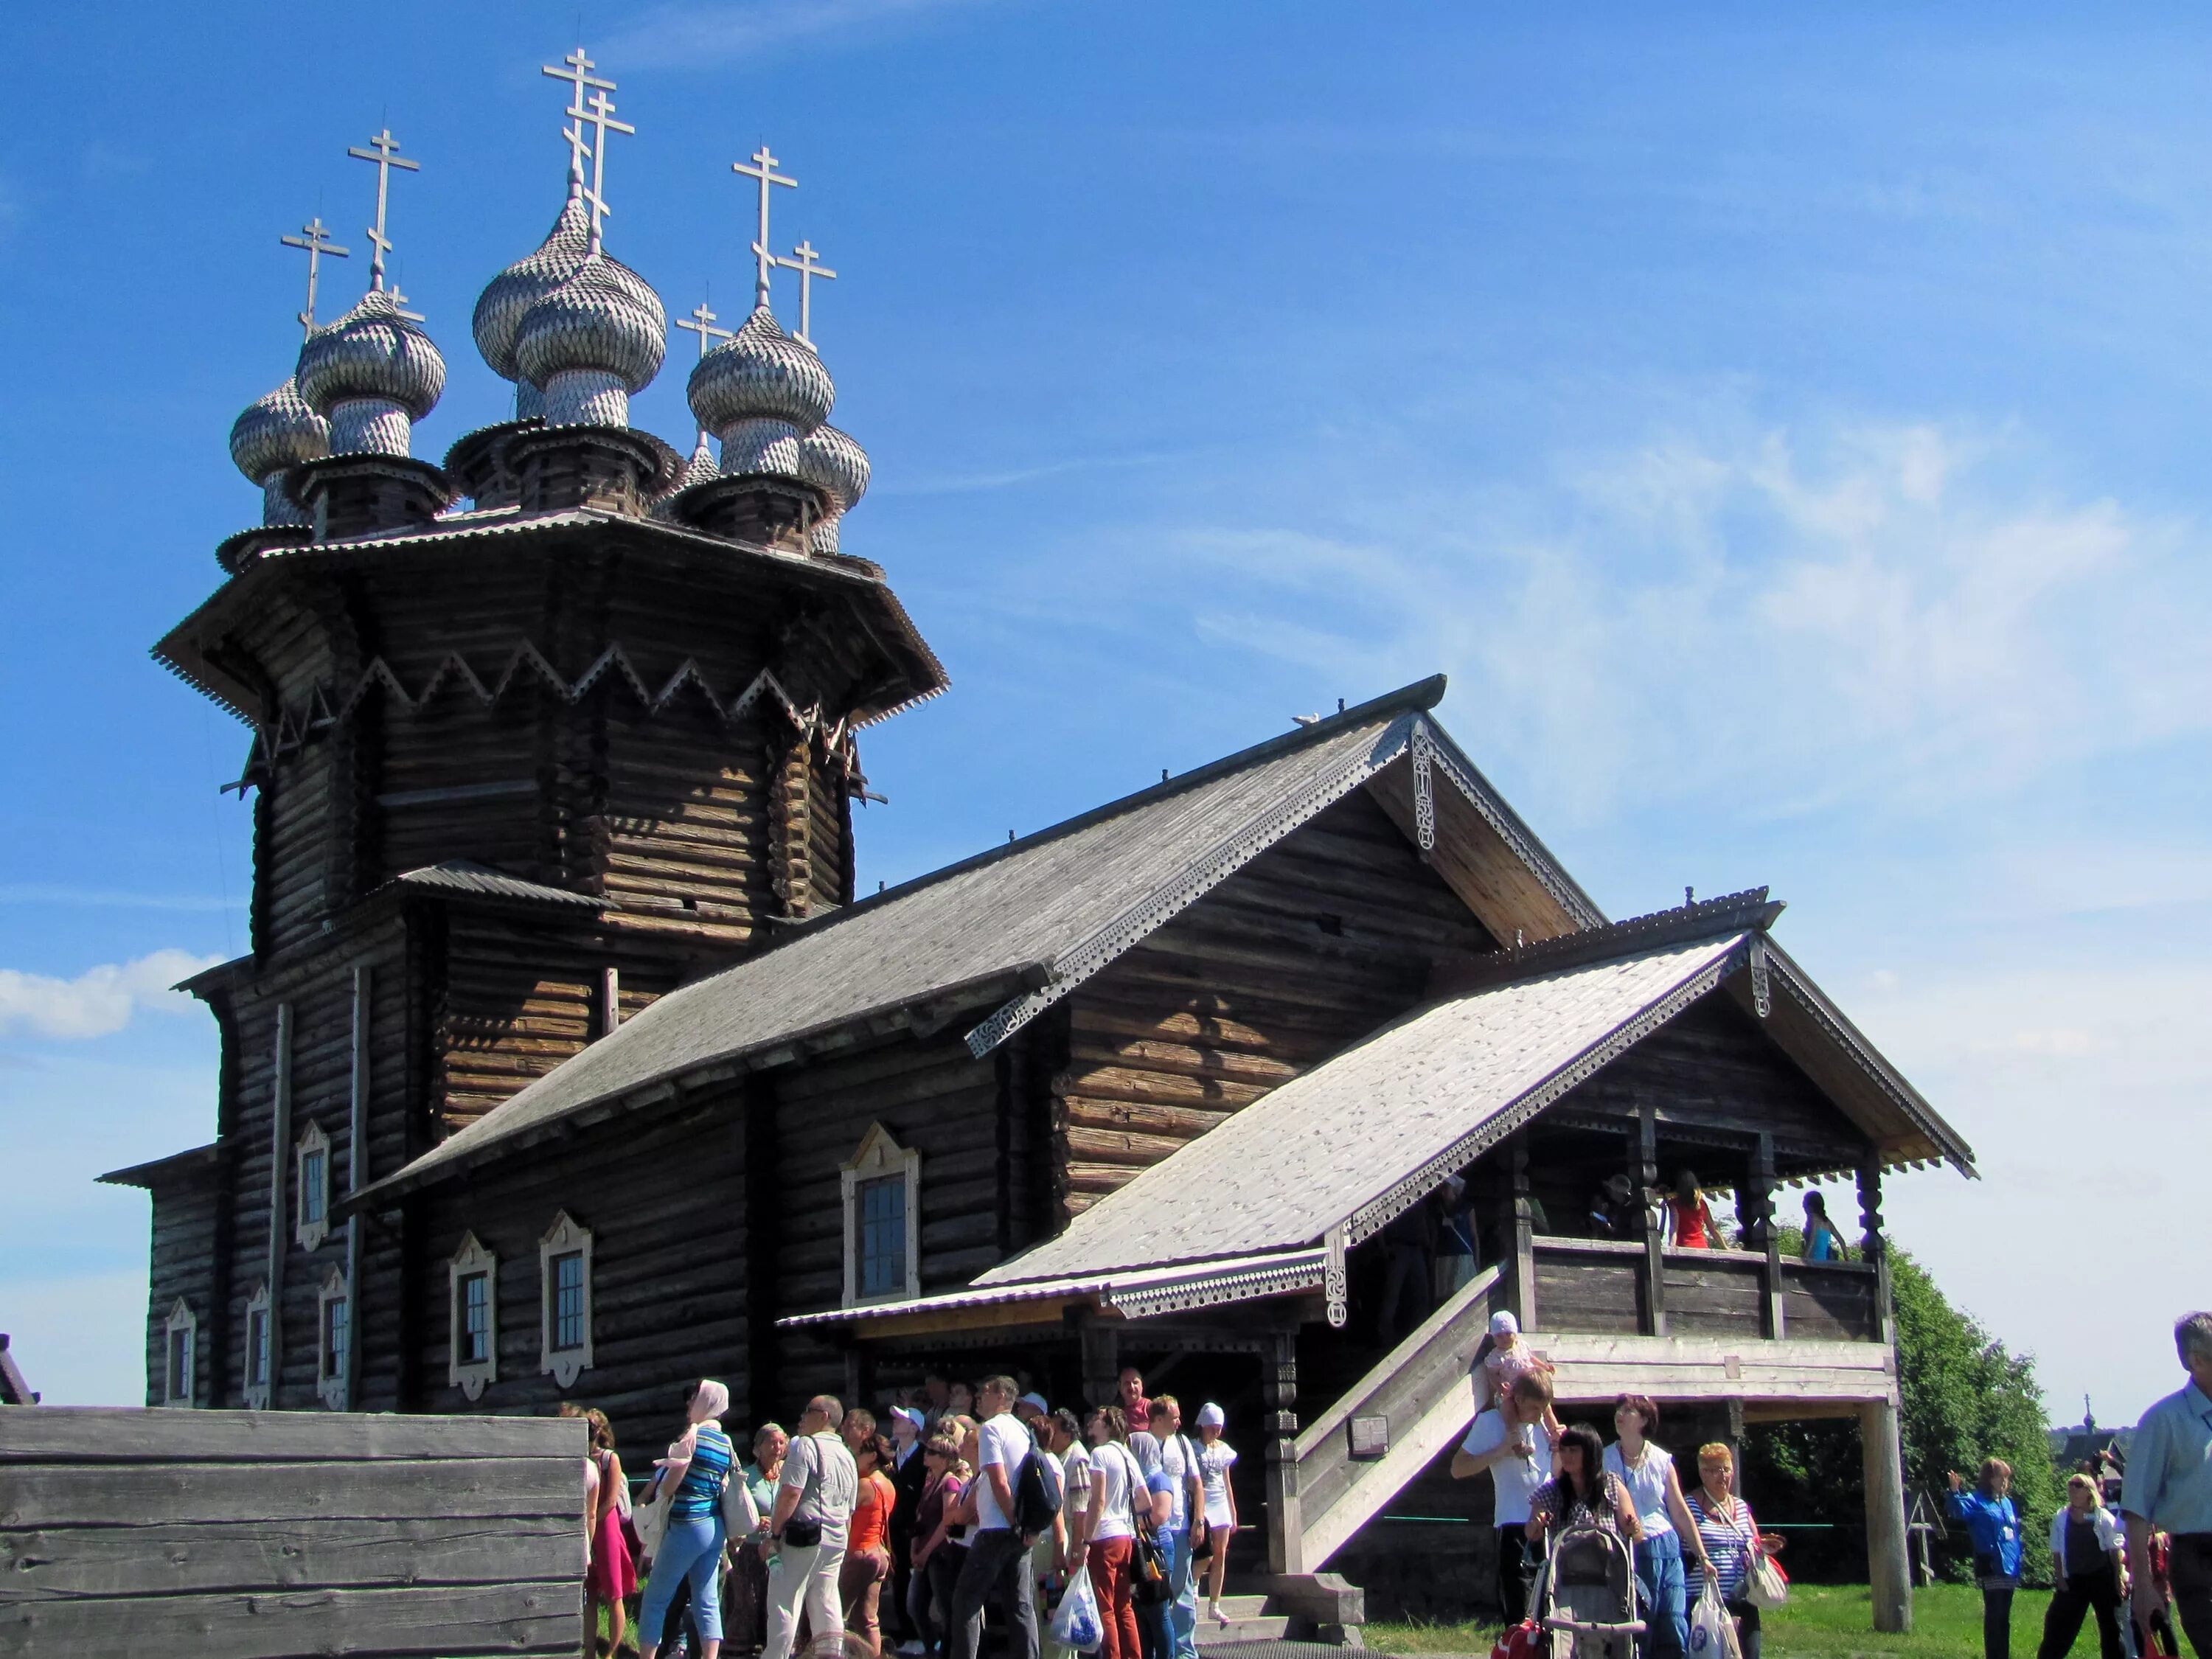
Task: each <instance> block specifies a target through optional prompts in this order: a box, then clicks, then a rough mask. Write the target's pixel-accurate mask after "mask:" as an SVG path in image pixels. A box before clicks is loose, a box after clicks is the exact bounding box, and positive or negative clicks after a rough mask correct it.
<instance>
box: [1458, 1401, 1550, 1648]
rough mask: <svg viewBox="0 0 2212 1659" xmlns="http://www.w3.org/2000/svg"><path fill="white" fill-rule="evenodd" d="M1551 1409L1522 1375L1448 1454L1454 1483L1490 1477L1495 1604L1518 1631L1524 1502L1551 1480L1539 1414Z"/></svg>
mask: <svg viewBox="0 0 2212 1659" xmlns="http://www.w3.org/2000/svg"><path fill="white" fill-rule="evenodd" d="M1551 1403H1552V1386H1551V1384H1550V1383H1547V1382H1545V1381H1544V1379H1543V1378H1542V1377H1541V1376H1534V1375H1525V1376H1519V1377H1516V1378H1515V1379H1514V1383H1513V1386H1512V1388H1511V1389H1509V1390H1508V1391H1507V1393H1506V1395H1505V1398H1504V1401H1503V1402H1502V1403H1500V1404H1499V1405H1497V1406H1494V1407H1492V1408H1491V1409H1490V1410H1488V1411H1486V1412H1484V1413H1482V1414H1481V1415H1480V1416H1479V1417H1477V1418H1476V1419H1474V1427H1473V1428H1471V1429H1469V1430H1468V1431H1467V1438H1466V1439H1465V1440H1463V1441H1462V1442H1461V1443H1460V1449H1458V1450H1457V1451H1455V1452H1454V1453H1453V1454H1452V1463H1451V1472H1452V1479H1453V1480H1474V1477H1475V1476H1476V1475H1478V1474H1487V1475H1488V1476H1489V1477H1490V1482H1491V1492H1492V1500H1491V1502H1492V1510H1491V1520H1492V1524H1493V1525H1495V1526H1496V1527H1497V1528H1498V1605H1499V1606H1500V1607H1504V1609H1505V1622H1506V1623H1507V1624H1508V1625H1517V1624H1519V1623H1520V1622H1521V1621H1522V1619H1523V1618H1525V1617H1527V1615H1528V1569H1529V1568H1530V1567H1531V1566H1532V1565H1534V1563H1533V1562H1532V1561H1530V1559H1528V1499H1529V1498H1531V1497H1532V1496H1533V1495H1534V1492H1535V1491H1536V1488H1537V1487H1539V1486H1542V1485H1543V1484H1544V1482H1546V1481H1547V1480H1550V1479H1551V1478H1552V1442H1551V1438H1550V1437H1549V1436H1547V1434H1546V1433H1545V1432H1544V1413H1545V1412H1546V1411H1547V1409H1548V1408H1549V1407H1550V1406H1551Z"/></svg>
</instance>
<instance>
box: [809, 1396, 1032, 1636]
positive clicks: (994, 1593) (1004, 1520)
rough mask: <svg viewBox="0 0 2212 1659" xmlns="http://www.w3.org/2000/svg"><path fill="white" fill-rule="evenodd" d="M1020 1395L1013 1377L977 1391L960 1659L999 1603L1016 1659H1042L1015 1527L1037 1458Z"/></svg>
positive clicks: (958, 1590) (958, 1625)
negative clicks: (1026, 1469)
mask: <svg viewBox="0 0 2212 1659" xmlns="http://www.w3.org/2000/svg"><path fill="white" fill-rule="evenodd" d="M1018 1392H1019V1390H1018V1388H1017V1386H1016V1384H1015V1383H1014V1379H1013V1378H1012V1377H1011V1376H987V1377H985V1378H984V1379H983V1380H982V1381H981V1383H978V1384H976V1386H975V1415H976V1417H977V1419H979V1423H978V1426H977V1430H976V1440H977V1443H978V1450H977V1452H976V1471H975V1480H974V1482H973V1483H972V1484H973V1486H974V1490H975V1531H974V1532H973V1533H972V1534H969V1541H968V1559H967V1560H966V1561H965V1562H964V1563H963V1564H962V1565H961V1568H960V1578H959V1581H958V1583H956V1584H955V1585H954V1586H953V1589H952V1638H953V1644H954V1645H953V1653H954V1655H955V1656H956V1659H975V1652H976V1650H977V1648H978V1647H980V1646H981V1644H982V1640H983V1609H984V1607H986V1606H987V1604H988V1603H990V1602H993V1601H996V1602H997V1603H998V1604H999V1605H1000V1607H1001V1608H1002V1609H1003V1610H1004V1612H1005V1613H1006V1644H1007V1655H1008V1659H1038V1654H1037V1621H1036V1591H1035V1589H1034V1587H1033V1586H1032V1584H1031V1583H1030V1561H1029V1548H1028V1546H1027V1544H1026V1543H1025V1542H1024V1540H1023V1538H1022V1534H1021V1532H1020V1530H1019V1528H1018V1527H1016V1525H1015V1523H1014V1488H1015V1486H1017V1485H1018V1483H1019V1481H1020V1480H1021V1475H1022V1464H1023V1463H1024V1461H1026V1460H1027V1459H1028V1458H1030V1457H1031V1456H1033V1455H1036V1443H1035V1442H1034V1441H1033V1440H1031V1439H1030V1431H1028V1430H1027V1429H1025V1428H1024V1427H1023V1426H1022V1424H1021V1420H1020V1419H1018V1418H1017V1417H1016V1416H1015V1415H1014V1414H1013V1404H1014V1398H1015V1395H1017V1394H1018ZM770 1659H781V1656H770Z"/></svg>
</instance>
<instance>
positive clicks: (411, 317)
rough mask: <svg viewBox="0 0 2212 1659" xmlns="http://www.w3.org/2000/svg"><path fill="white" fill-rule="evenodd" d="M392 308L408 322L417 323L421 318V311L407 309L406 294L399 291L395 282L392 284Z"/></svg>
mask: <svg viewBox="0 0 2212 1659" xmlns="http://www.w3.org/2000/svg"><path fill="white" fill-rule="evenodd" d="M392 310H393V311H394V312H395V313H398V315H400V316H402V317H404V318H405V319H407V320H408V321H409V322H410V323H419V322H421V321H422V313H421V312H419V311H410V310H408V309H407V296H406V295H404V294H402V293H401V292H400V291H399V284H398V283H392Z"/></svg>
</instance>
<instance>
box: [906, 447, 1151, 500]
mask: <svg viewBox="0 0 2212 1659" xmlns="http://www.w3.org/2000/svg"><path fill="white" fill-rule="evenodd" d="M1176 459H1182V458H1181V457H1179V456H1177V455H1174V454H1158V455H1076V456H1071V457H1069V458H1068V459H1066V460H1060V461H1044V462H1041V463H1039V464H1038V465H1035V466H1016V467H1006V468H1003V469H1000V470H999V471H991V472H942V473H938V474H936V475H934V476H929V475H925V476H923V477H918V478H912V479H908V480H906V481H903V482H901V483H890V484H884V485H879V486H878V488H877V490H876V494H877V495H879V496H880V495H967V494H969V493H970V492H972V491H975V490H983V489H1012V487H1013V486H1015V485H1017V484H1025V483H1034V482H1035V481H1036V480H1037V479H1040V478H1057V477H1064V476H1065V475H1066V474H1067V473H1070V472H1091V471H1107V470H1111V469H1115V468H1120V467H1131V466H1158V465H1162V464H1163V463H1164V462H1167V461H1172V460H1176Z"/></svg>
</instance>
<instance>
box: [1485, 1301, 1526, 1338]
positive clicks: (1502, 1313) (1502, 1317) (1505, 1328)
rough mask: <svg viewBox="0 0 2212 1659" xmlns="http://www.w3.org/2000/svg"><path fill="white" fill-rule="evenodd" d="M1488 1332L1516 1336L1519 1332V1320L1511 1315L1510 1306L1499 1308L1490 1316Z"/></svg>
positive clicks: (1494, 1334)
mask: <svg viewBox="0 0 2212 1659" xmlns="http://www.w3.org/2000/svg"><path fill="white" fill-rule="evenodd" d="M1490 1334H1492V1336H1518V1335H1520V1334H1521V1322H1520V1321H1519V1320H1517V1319H1516V1318H1515V1317H1514V1316H1513V1310H1511V1309H1510V1308H1500V1309H1499V1310H1498V1311H1497V1312H1496V1313H1494V1314H1492V1315H1491V1316H1490Z"/></svg>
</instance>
